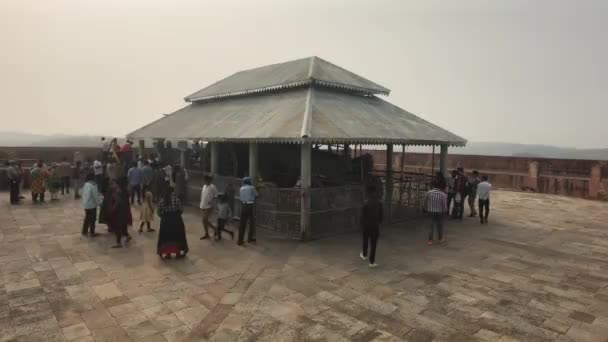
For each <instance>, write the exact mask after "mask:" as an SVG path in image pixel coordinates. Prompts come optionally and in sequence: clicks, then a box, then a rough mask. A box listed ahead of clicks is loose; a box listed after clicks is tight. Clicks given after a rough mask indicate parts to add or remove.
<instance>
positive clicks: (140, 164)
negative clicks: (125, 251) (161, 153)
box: [137, 157, 145, 169]
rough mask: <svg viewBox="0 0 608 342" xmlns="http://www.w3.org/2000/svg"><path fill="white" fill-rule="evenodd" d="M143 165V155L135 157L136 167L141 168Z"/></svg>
mask: <svg viewBox="0 0 608 342" xmlns="http://www.w3.org/2000/svg"><path fill="white" fill-rule="evenodd" d="M144 165H145V164H144V158H143V157H139V158H137V167H138V168H140V169H143V168H144Z"/></svg>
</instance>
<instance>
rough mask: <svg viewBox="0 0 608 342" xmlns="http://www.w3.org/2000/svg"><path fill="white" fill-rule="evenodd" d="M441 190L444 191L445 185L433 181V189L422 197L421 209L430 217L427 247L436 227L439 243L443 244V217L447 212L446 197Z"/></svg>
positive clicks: (430, 242) (431, 241)
mask: <svg viewBox="0 0 608 342" xmlns="http://www.w3.org/2000/svg"><path fill="white" fill-rule="evenodd" d="M441 189H445V184H439V180H434V181H433V188H432V189H431V190H429V191H428V192H427V193H426V194H425V195H424V206H423V209H424V211H425V212H426V213H428V214H429V215H431V229H430V230H429V239H428V242H427V244H428V245H432V244H433V232H434V230H435V227H437V237H438V238H439V243H444V242H445V240H444V239H443V216H444V215H445V214H446V213H447V212H448V196H447V195H446V194H445V192H443V191H442V190H441Z"/></svg>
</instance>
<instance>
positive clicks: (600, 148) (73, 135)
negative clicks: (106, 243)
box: [0, 130, 608, 152]
mask: <svg viewBox="0 0 608 342" xmlns="http://www.w3.org/2000/svg"><path fill="white" fill-rule="evenodd" d="M6 133H10V134H22V135H34V136H38V137H40V138H52V137H67V138H99V139H100V138H101V137H105V138H106V139H111V138H118V139H126V136H115V135H110V134H107V135H103V134H66V133H50V134H38V133H31V132H26V131H7V130H0V134H6ZM469 144H487V145H491V144H496V145H517V146H528V147H549V148H557V149H570V150H572V149H573V150H605V149H608V146H605V147H601V146H596V147H576V146H565V145H549V144H526V143H513V142H505V141H468V142H467V146H465V147H451V150H452V151H458V150H459V149H466V148H470V147H471V146H470V145H469ZM0 146H2V145H0ZM19 146H21V145H19ZM364 146H367V145H364ZM369 146H373V145H369ZM369 146H368V147H367V148H368V149H369ZM4 147H10V146H7V145H5V146H4ZM409 148H422V149H426V148H428V149H429V150H430V149H431V147H424V146H409ZM371 149H376V148H371ZM378 149H384V148H378ZM396 152H398V151H396Z"/></svg>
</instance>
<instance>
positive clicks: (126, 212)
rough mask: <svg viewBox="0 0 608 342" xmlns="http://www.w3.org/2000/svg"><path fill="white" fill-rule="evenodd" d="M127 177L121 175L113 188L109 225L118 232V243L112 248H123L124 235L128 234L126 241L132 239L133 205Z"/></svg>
mask: <svg viewBox="0 0 608 342" xmlns="http://www.w3.org/2000/svg"><path fill="white" fill-rule="evenodd" d="M127 183H128V182H127V178H125V177H121V178H119V179H118V181H117V182H116V185H115V186H114V188H113V189H112V197H111V198H110V203H109V211H108V225H109V227H110V231H113V232H114V234H116V245H114V246H112V248H122V237H123V236H126V238H127V240H126V242H129V241H131V239H132V238H131V235H129V231H128V226H132V225H133V217H132V216H131V205H130V204H129V191H128V189H127Z"/></svg>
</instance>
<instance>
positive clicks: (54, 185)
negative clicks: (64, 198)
mask: <svg viewBox="0 0 608 342" xmlns="http://www.w3.org/2000/svg"><path fill="white" fill-rule="evenodd" d="M62 185H63V182H62V176H61V170H60V169H59V165H57V163H53V164H51V169H50V171H49V180H48V187H49V192H50V193H51V201H57V200H59V198H57V194H58V193H59V190H60V189H61V186H62Z"/></svg>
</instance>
